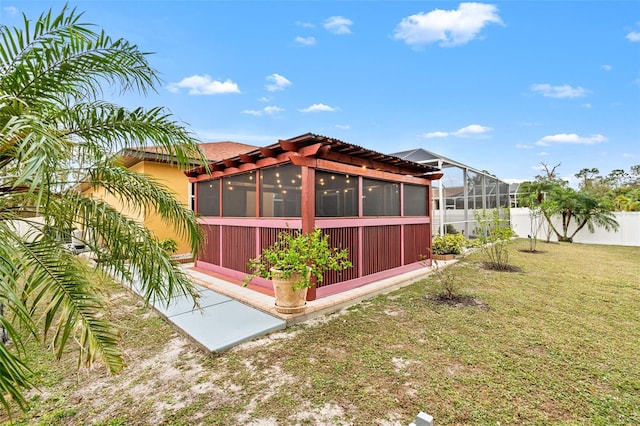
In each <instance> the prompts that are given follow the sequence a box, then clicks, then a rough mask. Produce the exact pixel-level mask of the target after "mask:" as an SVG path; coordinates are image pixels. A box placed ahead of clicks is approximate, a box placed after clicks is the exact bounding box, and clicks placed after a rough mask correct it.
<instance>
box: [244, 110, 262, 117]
mask: <svg viewBox="0 0 640 426" xmlns="http://www.w3.org/2000/svg"><path fill="white" fill-rule="evenodd" d="M242 113H243V114H248V115H255V116H256V117H260V116H261V115H262V111H260V110H257V109H245V110H244V111H242Z"/></svg>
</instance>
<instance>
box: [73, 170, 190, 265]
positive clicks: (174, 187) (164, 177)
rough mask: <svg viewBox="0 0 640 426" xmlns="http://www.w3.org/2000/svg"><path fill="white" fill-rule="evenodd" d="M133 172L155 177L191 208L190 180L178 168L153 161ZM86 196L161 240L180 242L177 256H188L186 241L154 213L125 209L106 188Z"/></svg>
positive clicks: (88, 193)
mask: <svg viewBox="0 0 640 426" xmlns="http://www.w3.org/2000/svg"><path fill="white" fill-rule="evenodd" d="M130 170H131V171H134V172H137V173H145V174H148V175H151V176H153V177H154V179H156V180H158V181H159V182H161V183H162V184H163V185H165V186H166V187H168V188H169V190H170V191H171V192H173V193H174V195H175V197H176V198H177V199H178V201H180V202H181V203H183V204H184V205H185V206H189V180H188V179H187V177H186V176H185V175H184V173H183V172H182V171H180V170H179V169H178V168H177V167H176V166H174V165H170V164H164V163H156V162H153V161H141V162H139V163H137V164H134V165H133V166H131V168H130ZM84 194H86V195H92V196H93V197H95V198H98V199H102V200H105V201H106V202H107V203H109V204H110V205H111V206H113V207H114V208H116V209H117V210H119V211H121V212H122V213H123V214H125V215H127V216H129V217H130V218H132V219H134V220H136V221H138V222H140V223H143V224H144V225H145V226H146V227H147V228H148V229H149V230H150V231H151V232H153V233H154V234H155V235H156V236H157V237H158V238H159V239H163V238H173V239H174V240H176V241H177V242H178V251H177V252H176V254H188V253H190V252H191V247H190V245H189V243H188V242H187V240H186V239H184V238H180V237H179V236H178V234H179V232H177V231H176V230H175V229H173V227H170V226H168V225H166V224H164V223H163V222H162V221H161V220H160V218H159V217H158V216H157V215H156V214H155V213H153V212H139V213H137V214H136V213H135V212H132V211H131V210H128V209H125V208H124V206H123V203H121V202H120V200H118V199H117V198H115V197H113V196H112V195H110V194H107V193H106V191H105V190H104V188H96V189H95V190H93V189H89V190H87V191H85V192H84Z"/></svg>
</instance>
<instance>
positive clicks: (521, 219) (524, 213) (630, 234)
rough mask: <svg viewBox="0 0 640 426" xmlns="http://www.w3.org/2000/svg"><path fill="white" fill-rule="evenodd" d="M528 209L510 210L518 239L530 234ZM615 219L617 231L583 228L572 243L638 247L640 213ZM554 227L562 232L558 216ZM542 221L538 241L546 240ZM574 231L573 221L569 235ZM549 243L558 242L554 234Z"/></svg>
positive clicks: (545, 231)
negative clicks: (593, 230) (590, 230)
mask: <svg viewBox="0 0 640 426" xmlns="http://www.w3.org/2000/svg"><path fill="white" fill-rule="evenodd" d="M529 213H530V210H529V209H528V208H512V209H511V228H512V229H513V230H514V231H515V232H516V234H518V236H519V237H522V238H527V236H528V235H530V234H531V232H532V231H531V217H530V215H529ZM614 214H615V219H616V221H618V224H619V225H620V228H619V229H618V231H617V232H616V231H607V230H605V229H603V228H598V227H596V228H595V232H594V233H591V232H589V229H587V227H586V226H585V227H584V228H582V229H581V230H580V232H578V233H577V234H576V236H575V237H574V238H573V241H574V242H576V243H583V244H608V245H617V246H640V212H615V213H614ZM554 219H555V221H554V226H555V227H556V229H557V230H558V231H560V232H562V231H561V230H562V220H561V218H560V216H558V217H555V218H554ZM544 222H545V221H544V219H542V226H541V228H540V230H539V231H538V235H537V237H538V239H539V240H546V239H547V224H546V223H544ZM575 229H576V224H575V222H574V220H573V219H572V220H571V223H570V224H569V235H571V233H573V231H574V230H575ZM551 241H558V239H557V238H556V235H555V233H553V232H552V233H551Z"/></svg>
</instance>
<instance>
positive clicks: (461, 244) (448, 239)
mask: <svg viewBox="0 0 640 426" xmlns="http://www.w3.org/2000/svg"><path fill="white" fill-rule="evenodd" d="M466 246H467V239H466V238H465V237H464V235H462V234H445V235H436V236H435V237H433V242H432V243H431V251H432V252H433V254H460V253H462V251H463V250H464V248H465V247H466Z"/></svg>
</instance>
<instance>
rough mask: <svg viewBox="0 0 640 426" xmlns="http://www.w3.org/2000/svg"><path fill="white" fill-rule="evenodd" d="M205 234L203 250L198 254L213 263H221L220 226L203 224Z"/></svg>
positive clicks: (199, 258) (203, 259)
mask: <svg viewBox="0 0 640 426" xmlns="http://www.w3.org/2000/svg"><path fill="white" fill-rule="evenodd" d="M201 226H202V230H203V231H204V234H205V240H204V245H203V250H202V251H201V252H200V253H199V255H198V260H202V261H204V262H207V263H211V264H213V265H220V226H218V225H201Z"/></svg>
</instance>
